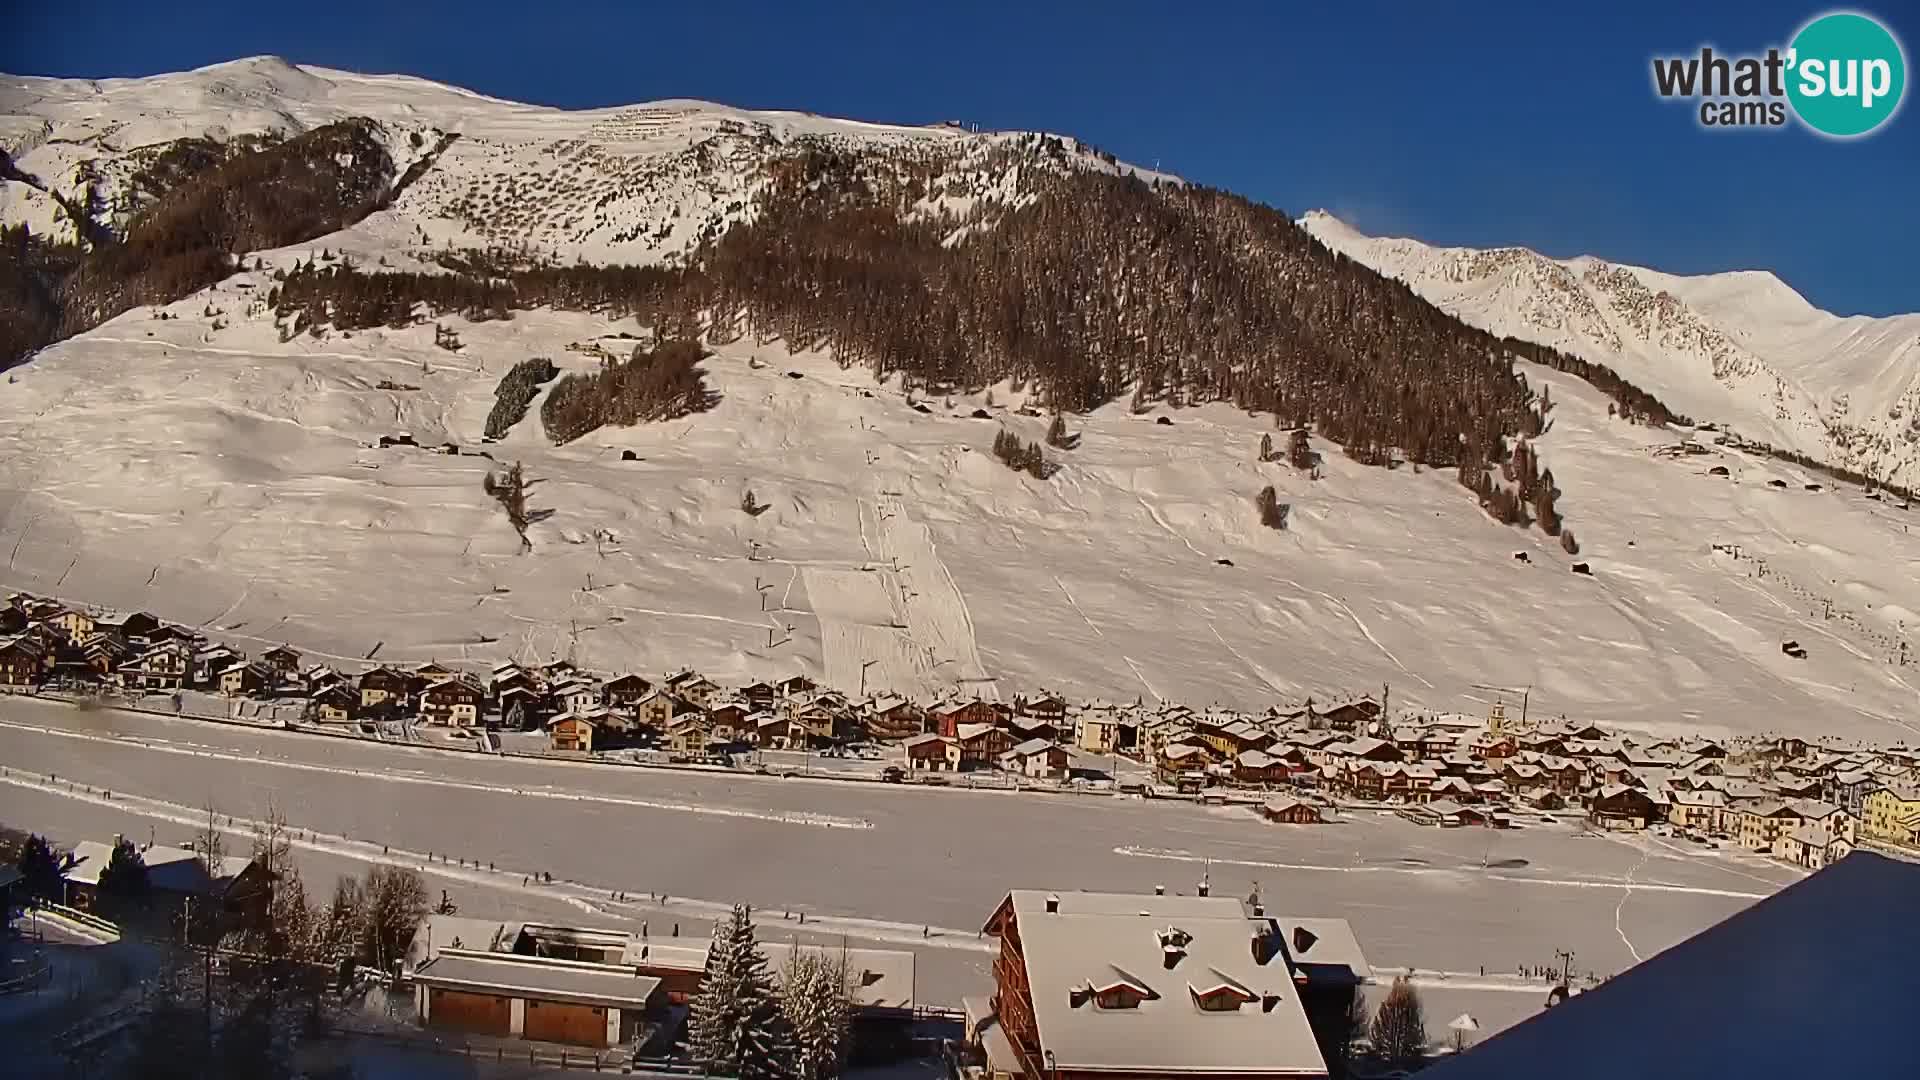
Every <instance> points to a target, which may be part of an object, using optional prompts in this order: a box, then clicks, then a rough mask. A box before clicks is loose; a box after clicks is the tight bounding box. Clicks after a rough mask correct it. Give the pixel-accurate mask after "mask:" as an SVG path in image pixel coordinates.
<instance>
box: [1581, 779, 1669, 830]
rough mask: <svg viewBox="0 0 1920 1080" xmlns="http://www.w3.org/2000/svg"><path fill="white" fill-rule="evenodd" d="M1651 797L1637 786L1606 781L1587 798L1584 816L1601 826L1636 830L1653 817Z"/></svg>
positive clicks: (1645, 825)
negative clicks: (1604, 785)
mask: <svg viewBox="0 0 1920 1080" xmlns="http://www.w3.org/2000/svg"><path fill="white" fill-rule="evenodd" d="M1653 814H1654V806H1653V799H1652V798H1650V797H1649V796H1648V795H1647V793H1646V792H1644V791H1641V790H1640V789H1639V788H1634V787H1627V786H1626V785H1625V784H1609V785H1607V786H1606V787H1603V788H1601V789H1600V790H1599V791H1598V792H1596V793H1595V794H1594V796H1593V798H1591V799H1589V800H1588V801H1587V818H1588V820H1590V821H1592V822H1593V823H1594V824H1596V825H1598V826H1600V827H1601V828H1603V829H1612V830H1639V829H1644V828H1646V827H1647V824H1648V823H1649V822H1651V821H1652V820H1653Z"/></svg>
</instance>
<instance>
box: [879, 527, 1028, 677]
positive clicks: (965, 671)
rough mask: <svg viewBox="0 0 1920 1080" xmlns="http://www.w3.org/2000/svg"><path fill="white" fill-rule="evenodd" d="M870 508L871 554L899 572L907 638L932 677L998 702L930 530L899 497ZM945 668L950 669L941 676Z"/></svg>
mask: <svg viewBox="0 0 1920 1080" xmlns="http://www.w3.org/2000/svg"><path fill="white" fill-rule="evenodd" d="M875 509H876V510H877V515H876V516H877V517H878V518H879V523H878V524H879V527H878V528H877V530H876V532H877V534H878V535H877V540H878V547H879V550H878V552H877V553H876V554H877V555H878V556H879V557H880V558H882V559H886V560H887V561H888V562H889V564H890V565H892V566H894V567H897V568H898V571H897V576H898V583H899V585H900V587H901V592H900V596H901V599H902V600H903V601H904V606H905V609H906V624H907V633H908V634H909V635H911V637H912V639H913V641H914V643H915V644H917V645H920V646H922V647H924V648H925V649H927V650H928V654H929V661H930V664H931V666H932V668H933V670H934V673H935V674H937V675H939V676H940V677H941V678H943V679H945V680H946V681H948V682H951V683H956V684H967V685H969V686H970V687H971V689H970V691H969V692H970V693H973V694H976V695H978V696H980V697H982V698H985V699H987V700H990V701H991V700H996V699H998V698H999V691H998V689H997V688H996V687H995V686H994V681H993V676H992V675H991V674H990V673H989V672H988V671H987V668H986V665H985V664H984V663H982V662H981V660H980V648H979V643H978V642H977V641H976V639H975V636H974V629H973V612H972V611H970V610H969V609H968V608H967V598H966V597H965V596H964V595H963V594H962V593H961V592H960V586H959V584H958V583H957V582H955V581H954V579H953V572H952V571H950V570H949V569H947V564H946V563H944V562H942V561H941V560H940V553H939V550H938V549H937V548H936V547H935V545H934V542H933V532H932V530H930V529H928V528H927V527H926V526H925V525H923V524H921V523H920V522H918V521H915V520H914V519H913V516H912V515H911V514H910V513H908V511H907V504H906V502H905V500H903V499H902V498H901V497H900V496H898V495H890V494H887V493H886V492H881V493H880V495H879V497H878V499H877V501H876V503H875ZM947 664H952V666H953V670H952V671H951V672H943V671H941V670H940V669H941V668H942V667H943V666H945V665H947Z"/></svg>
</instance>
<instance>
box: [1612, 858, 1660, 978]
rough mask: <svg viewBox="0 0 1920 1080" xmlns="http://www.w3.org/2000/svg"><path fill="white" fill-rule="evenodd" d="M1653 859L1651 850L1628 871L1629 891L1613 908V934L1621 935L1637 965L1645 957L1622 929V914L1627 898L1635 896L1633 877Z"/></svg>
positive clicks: (1621, 896) (1622, 895) (1621, 939)
mask: <svg viewBox="0 0 1920 1080" xmlns="http://www.w3.org/2000/svg"><path fill="white" fill-rule="evenodd" d="M1652 857H1653V852H1652V851H1651V850H1649V851H1646V852H1644V853H1642V854H1641V856H1640V861H1639V862H1638V863H1636V864H1634V867H1633V869H1631V870H1628V871H1627V891H1626V892H1623V893H1621V894H1620V902H1619V903H1618V904H1615V905H1614V907H1613V932H1614V933H1616V934H1619V935H1620V943H1621V944H1623V945H1625V946H1626V947H1627V952H1629V953H1632V954H1633V962H1634V963H1636V964H1637V963H1639V962H1640V961H1641V960H1642V959H1644V957H1642V956H1641V955H1640V950H1639V949H1636V948H1634V947H1633V941H1632V940H1631V939H1630V938H1628V937H1627V932H1626V931H1625V930H1623V929H1621V927H1620V913H1621V912H1623V911H1625V910H1626V909H1627V898H1628V897H1630V896H1632V895H1633V875H1635V874H1637V873H1639V872H1640V868H1641V867H1643V866H1645V865H1647V860H1648V859H1651V858H1652Z"/></svg>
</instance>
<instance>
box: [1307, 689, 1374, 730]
mask: <svg viewBox="0 0 1920 1080" xmlns="http://www.w3.org/2000/svg"><path fill="white" fill-rule="evenodd" d="M1319 717H1320V719H1321V721H1323V722H1324V723H1325V724H1326V725H1327V726H1328V727H1329V728H1332V729H1333V730H1335V731H1355V730H1358V729H1359V728H1361V727H1362V726H1364V725H1366V724H1371V723H1372V722H1374V721H1375V720H1378V719H1380V703H1379V702H1378V701H1376V700H1374V699H1373V698H1372V697H1371V696H1368V697H1362V698H1357V699H1355V700H1353V701H1348V702H1344V703H1342V704H1339V705H1335V706H1333V707H1332V708H1330V709H1326V710H1323V711H1321V712H1320V714H1319Z"/></svg>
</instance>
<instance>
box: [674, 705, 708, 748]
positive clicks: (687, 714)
mask: <svg viewBox="0 0 1920 1080" xmlns="http://www.w3.org/2000/svg"><path fill="white" fill-rule="evenodd" d="M712 735H713V722H712V721H710V720H708V719H707V714H706V713H704V712H702V711H700V710H699V709H697V708H688V709H686V710H685V711H682V712H679V713H677V714H676V715H675V716H674V717H673V719H671V720H669V721H668V722H667V723H666V725H665V727H664V731H663V737H664V741H665V742H666V745H667V749H669V750H671V751H673V752H674V753H676V754H704V753H706V752H707V743H708V742H710V741H711V740H712Z"/></svg>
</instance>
